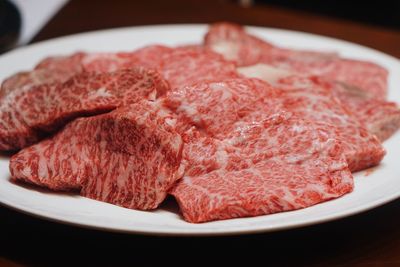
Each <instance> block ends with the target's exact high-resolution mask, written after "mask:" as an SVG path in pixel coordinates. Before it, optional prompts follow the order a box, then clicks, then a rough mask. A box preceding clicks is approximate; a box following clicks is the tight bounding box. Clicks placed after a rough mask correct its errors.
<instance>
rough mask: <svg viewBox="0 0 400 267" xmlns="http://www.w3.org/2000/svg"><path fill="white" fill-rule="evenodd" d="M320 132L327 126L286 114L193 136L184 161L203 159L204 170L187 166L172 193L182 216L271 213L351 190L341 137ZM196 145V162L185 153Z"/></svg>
mask: <svg viewBox="0 0 400 267" xmlns="http://www.w3.org/2000/svg"><path fill="white" fill-rule="evenodd" d="M325 131H326V127H325V125H320V124H318V123H314V122H312V121H307V120H304V119H300V118H295V117H294V116H292V115H290V114H285V113H284V114H276V115H274V116H272V117H270V118H267V119H265V120H264V121H262V122H258V123H249V124H247V125H246V127H243V128H241V129H240V130H237V131H235V132H233V133H232V135H231V137H230V138H228V139H226V140H224V141H219V140H216V141H215V142H212V141H211V139H210V138H207V137H206V138H204V137H196V136H195V135H194V136H193V135H192V136H191V138H189V139H187V140H186V141H189V146H191V148H190V149H189V148H186V147H185V150H186V151H184V153H183V157H184V158H185V159H184V161H185V160H186V161H187V164H188V165H189V166H197V164H198V163H201V164H200V166H203V169H202V170H199V169H197V170H195V168H191V169H190V170H189V172H187V173H185V176H184V177H183V179H182V180H180V181H179V182H178V183H177V184H176V186H175V187H173V188H172V190H171V194H172V195H173V196H174V197H175V198H176V199H177V201H178V203H179V206H180V208H181V211H182V213H183V216H184V218H185V220H187V221H189V222H193V223H199V222H206V221H211V220H221V219H230V218H237V217H247V216H257V215H264V214H271V213H275V212H282V211H288V210H294V209H299V208H304V207H308V206H311V205H314V204H317V203H320V202H322V201H326V200H329V199H332V198H337V197H339V196H341V195H343V194H345V193H348V192H350V191H352V188H353V180H352V176H351V173H350V171H349V169H348V168H347V163H346V160H345V159H344V158H343V156H342V155H343V154H342V151H341V146H340V143H338V142H336V141H335V140H334V139H330V138H327V135H326V133H325ZM191 142H192V143H193V145H190V144H191ZM196 148H198V149H196ZM238 148H240V149H238ZM188 151H189V153H188ZM193 151H196V153H195V154H196V156H195V157H193V159H194V161H192V158H191V157H190V156H189V157H188V156H187V155H191V153H190V152H193ZM199 159H201V160H200V162H199Z"/></svg>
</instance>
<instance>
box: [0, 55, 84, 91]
mask: <svg viewBox="0 0 400 267" xmlns="http://www.w3.org/2000/svg"><path fill="white" fill-rule="evenodd" d="M85 55H86V54H85V53H81V52H80V53H75V54H73V55H71V56H63V57H53V58H46V59H44V60H43V61H41V62H40V63H39V64H38V65H37V66H36V67H35V69H34V70H32V71H27V72H19V73H17V74H14V75H12V76H11V77H9V78H7V79H6V80H4V81H3V83H2V84H1V89H0V97H1V96H4V95H7V94H8V93H10V92H11V91H15V90H22V89H26V87H33V86H38V85H42V84H50V83H54V82H65V81H66V80H68V79H69V78H71V77H72V76H74V75H75V74H77V73H80V72H82V71H83V66H82V64H81V61H82V59H83V57H84V56H85Z"/></svg>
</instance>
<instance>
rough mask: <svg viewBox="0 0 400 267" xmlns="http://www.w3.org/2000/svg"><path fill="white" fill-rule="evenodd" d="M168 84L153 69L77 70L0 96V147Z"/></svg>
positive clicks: (158, 90)
mask: <svg viewBox="0 0 400 267" xmlns="http://www.w3.org/2000/svg"><path fill="white" fill-rule="evenodd" d="M167 90H168V84H167V83H166V82H165V81H164V80H163V79H162V78H161V77H160V75H159V74H158V73H157V72H155V71H152V70H146V69H143V68H133V69H129V70H120V71H117V72H111V73H101V74H97V73H87V72H84V73H81V74H79V75H76V76H74V77H73V78H71V79H69V80H68V81H66V82H64V83H61V84H57V83H54V84H46V85H41V86H38V87H26V88H25V90H21V91H13V92H10V93H9V94H8V95H7V96H5V97H4V98H3V99H1V100H0V118H1V120H0V149H1V150H14V149H19V148H23V147H25V146H27V145H30V144H32V143H34V142H37V141H38V140H40V139H41V137H42V136H43V135H46V134H47V133H51V132H54V131H55V130H57V129H59V128H60V127H61V126H63V125H64V124H65V123H67V122H68V121H70V120H72V119H74V118H76V117H80V116H87V115H93V114H99V113H104V112H108V111H111V110H113V109H115V108H116V107H118V106H121V105H126V104H131V103H135V102H137V101H139V100H141V99H143V98H147V99H155V98H156V97H157V96H159V95H162V94H164V93H165V92H166V91H167Z"/></svg>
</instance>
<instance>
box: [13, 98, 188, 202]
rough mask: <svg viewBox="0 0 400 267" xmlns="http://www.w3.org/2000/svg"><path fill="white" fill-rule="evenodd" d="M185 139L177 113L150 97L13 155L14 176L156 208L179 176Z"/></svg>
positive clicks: (76, 123)
mask: <svg viewBox="0 0 400 267" xmlns="http://www.w3.org/2000/svg"><path fill="white" fill-rule="evenodd" d="M182 146H183V143H182V139H181V137H180V135H179V134H177V133H176V132H175V130H174V118H173V115H172V114H171V113H170V112H169V111H168V110H165V109H163V108H162V107H160V105H158V104H157V103H156V102H151V101H147V100H143V101H140V102H138V103H136V104H133V105H127V106H125V107H123V108H119V109H116V110H114V111H112V112H110V113H107V114H102V115H97V116H93V117H89V118H80V119H76V120H75V121H73V122H71V123H69V124H68V125H66V126H65V128H64V129H62V130H61V131H60V132H59V133H57V134H56V135H55V136H54V137H52V138H49V139H46V140H44V141H42V142H40V143H38V144H36V145H33V146H30V147H28V148H25V149H23V150H21V151H20V152H19V153H17V154H16V155H14V156H13V157H12V158H11V161H10V171H11V175H12V179H13V180H22V181H26V182H29V183H33V184H37V185H40V186H45V187H48V188H51V189H54V190H71V189H75V190H80V192H81V195H83V196H85V197H89V198H93V199H96V200H101V201H105V202H109V203H112V204H115V205H119V206H123V207H127V208H134V209H143V210H147V209H154V208H156V207H157V206H158V205H159V204H160V203H161V201H162V200H163V199H164V198H165V196H166V194H167V191H168V190H169V188H170V187H171V186H172V185H173V183H174V182H175V181H176V180H177V179H179V178H180V177H181V175H182V173H181V172H180V171H179V166H180V161H181V150H182Z"/></svg>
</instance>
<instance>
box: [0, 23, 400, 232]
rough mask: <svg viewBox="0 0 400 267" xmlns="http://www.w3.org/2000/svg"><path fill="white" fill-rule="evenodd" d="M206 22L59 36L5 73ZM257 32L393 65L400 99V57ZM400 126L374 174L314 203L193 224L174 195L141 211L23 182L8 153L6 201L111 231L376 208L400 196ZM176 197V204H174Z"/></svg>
mask: <svg viewBox="0 0 400 267" xmlns="http://www.w3.org/2000/svg"><path fill="white" fill-rule="evenodd" d="M206 30H207V27H206V26H205V25H165V26H146V27H133V28H123V29H116V30H106V31H99V32H92V33H85V34H78V35H73V36H69V37H63V38H58V39H54V40H50V41H46V42H42V43H38V44H34V45H31V46H28V47H25V48H20V49H17V50H14V51H12V52H10V53H7V54H5V55H3V56H1V57H0V80H2V79H4V78H5V77H7V76H9V75H11V74H13V73H15V72H17V71H21V70H25V69H30V68H32V67H33V66H34V65H35V64H36V63H37V62H38V61H39V60H40V59H42V58H44V57H46V56H49V55H55V54H66V53H71V52H74V51H77V50H87V51H120V50H132V49H135V48H138V47H141V46H144V45H148V44H154V43H161V44H167V45H177V44H185V43H199V42H201V40H202V37H203V35H204V33H205V32H206ZM249 30H250V31H251V32H253V33H254V34H256V35H258V36H260V37H262V38H265V39H267V40H271V41H272V42H274V43H276V44H279V45H282V46H292V47H296V48H309V49H314V50H316V49H318V50H328V51H333V50H335V51H339V52H340V53H341V54H342V55H343V56H347V57H351V58H357V59H366V60H371V61H374V62H377V63H379V64H381V65H383V66H385V67H386V68H388V69H389V71H390V81H389V99H391V100H395V101H396V100H397V101H399V100H400V61H398V60H397V59H395V58H393V57H391V56H388V55H386V54H383V53H381V52H378V51H375V50H372V49H369V48H366V47H363V46H359V45H356V44H352V43H348V42H344V41H340V40H335V39H331V38H326V37H321V36H317V35H311V34H306V33H300V32H292V31H284V30H277V29H268V28H257V27H251V28H249ZM399 145H400V132H399V133H397V134H396V135H395V136H393V137H392V138H390V139H389V140H388V141H386V142H385V143H384V146H385V148H386V149H387V156H386V157H385V159H384V160H383V162H382V164H381V165H380V166H378V167H376V168H375V169H374V170H373V172H372V173H370V174H369V175H367V173H368V172H359V173H356V174H355V175H354V176H355V190H354V192H352V193H350V194H348V195H346V196H344V197H341V198H339V199H335V200H332V201H328V202H325V203H322V204H319V205H315V206H313V207H309V208H306V209H302V210H297V211H291V212H284V213H279V214H273V215H266V216H259V217H253V218H241V219H233V220H224V221H216V222H209V223H203V224H190V223H186V222H185V221H184V220H182V219H181V217H180V216H179V213H178V211H177V208H176V206H175V205H174V203H173V202H172V201H167V204H165V205H163V206H162V207H161V208H160V209H158V210H156V211H152V212H144V211H135V210H129V209H124V208H120V207H117V206H113V205H110V204H106V203H102V202H98V201H94V200H90V199H87V198H83V197H80V196H78V195H71V194H61V193H54V192H49V191H46V190H38V189H36V188H31V187H23V186H20V185H16V184H13V183H11V182H10V181H9V171H8V160H9V159H8V157H6V156H3V157H1V158H0V202H1V203H3V204H5V205H7V206H10V207H12V208H15V209H17V210H20V211H23V212H26V213H29V214H32V215H37V216H40V217H44V218H48V219H51V220H55V221H59V222H64V223H71V224H75V225H81V226H86V227H93V228H98V229H104V230H111V231H121V232H129V233H145V234H161V235H221V234H239V233H252V232H267V231H274V230H279V229H287V228H293V227H299V226H304V225H310V224H316V223H321V222H325V221H329V220H333V219H337V218H341V217H345V216H349V215H352V214H355V213H359V212H362V211H365V210H367V209H371V208H374V207H376V206H379V205H382V204H384V203H387V202H389V201H391V200H393V199H396V198H397V197H399V196H400V164H399V163H400V162H399V159H400V146H399ZM168 202H169V204H168Z"/></svg>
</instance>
